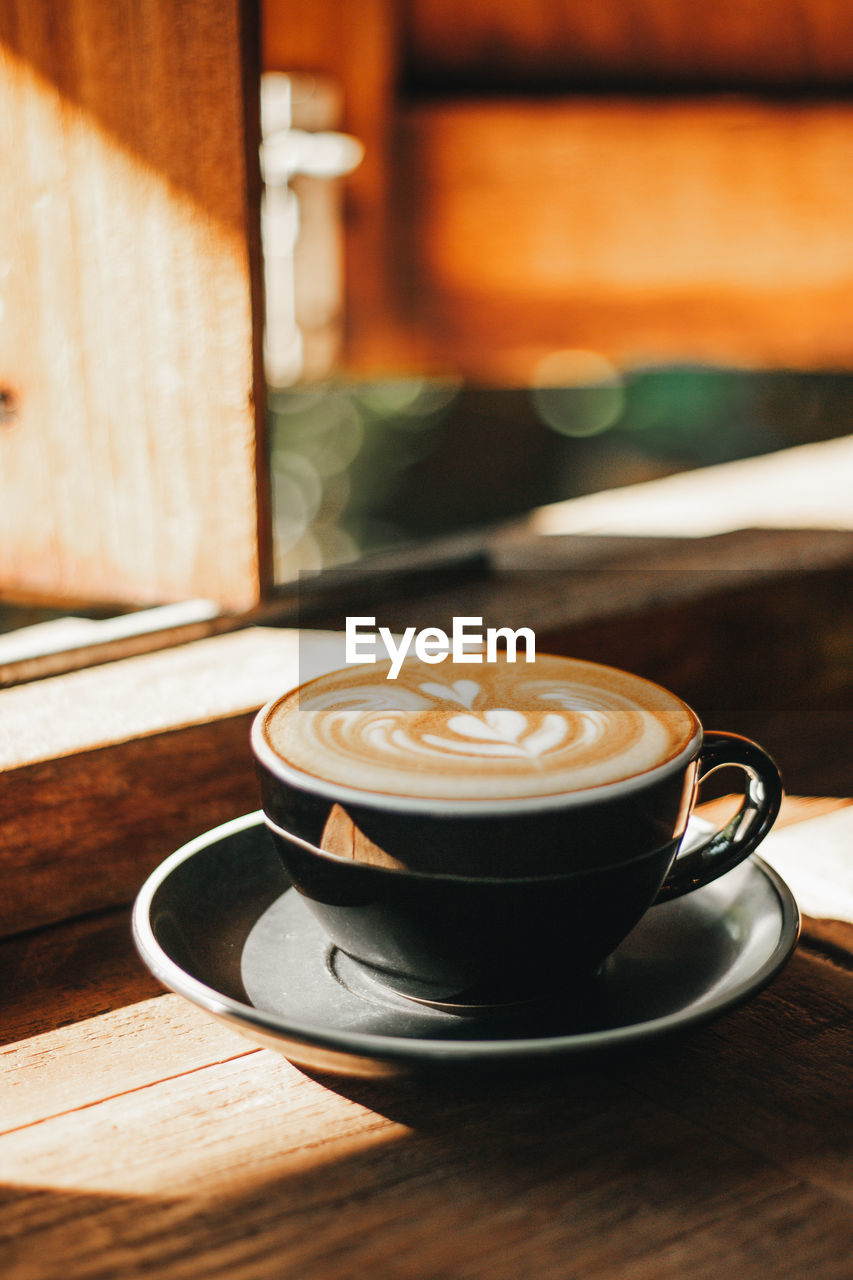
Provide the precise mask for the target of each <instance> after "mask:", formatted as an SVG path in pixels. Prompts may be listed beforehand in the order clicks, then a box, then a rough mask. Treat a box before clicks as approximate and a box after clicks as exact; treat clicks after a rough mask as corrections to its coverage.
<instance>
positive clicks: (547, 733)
mask: <svg viewBox="0 0 853 1280" xmlns="http://www.w3.org/2000/svg"><path fill="white" fill-rule="evenodd" d="M448 665H449V666H450V667H451V668H452V664H448ZM590 668H591V664H585V663H574V662H572V661H571V660H569V659H560V658H544V659H540V658H537V661H536V664H535V668H534V669H532V670H531V671H529V672H528V671H527V670H526V669H525V668H524V667H523V666H522V667H520V668H518V667H515V668H513V667H511V666H510V664H508V663H505V662H504V663H498V664H489V665H488V666H486V665H485V664H484V665H483V666H482V667H481V668H479V669H478V670H477V671H476V672H471V670H470V667H463V668H462V672H460V671H459V667H458V665H457V667H456V669H455V670H453V672H452V677H451V678H450V679H443V678H436V676H435V675H434V674H433V673H432V672H431V671H430V670H429V668H428V667H427V666H426V665H425V664H423V663H419V662H415V663H407V664H405V665H404V667H403V670H402V672H401V674H400V677H399V678H398V679H397V680H396V681H394V682H391V681H389V680H387V679H386V678H385V677H384V673H380V672H379V671H377V670H376V669H373V668H369V667H362V668H354V669H351V670H350V671H348V672H343V673H336V675H335V676H334V677H328V678H327V677H320V679H318V680H316V681H314V682H313V684H312V685H311V686H308V692H305V691H304V690H303V691H302V693H301V696H300V698H299V701H298V702H294V703H293V704H292V706H293V710H292V714H289V715H288V716H287V717H283V718H282V737H281V745H280V747H279V746H277V749H278V750H280V751H281V754H282V755H283V756H284V757H285V758H286V759H288V760H291V761H292V762H293V763H294V764H295V765H296V767H297V768H304V769H307V770H308V771H309V772H315V773H318V774H320V776H322V777H327V778H330V779H331V780H333V781H340V782H342V783H346V784H348V785H353V786H356V787H361V788H364V789H368V790H375V791H383V790H384V791H392V792H396V793H399V794H403V795H425V796H429V795H435V796H444V795H446V796H448V797H452V796H455V795H462V796H466V797H467V796H470V797H476V796H478V795H525V794H530V795H537V794H548V793H550V792H552V791H558V790H565V789H571V788H573V787H578V786H587V785H591V784H593V785H594V784H596V783H597V782H598V781H599V780H603V781H607V780H608V779H611V778H619V777H626V776H630V774H631V773H632V772H634V771H638V770H642V769H645V768H648V767H649V762H651V763H654V761H655V759H660V758H665V757H666V754H667V752H668V751H670V750H671V749H672V748H673V745H674V746H675V747H676V748H677V746H678V743H679V742H681V743H684V742H687V741H688V740H689V738H690V735H691V733H693V732H694V731H695V724H696V722H695V720H692V719H691V718H690V717H691V715H692V713H690V712H689V711H688V710H687V708H684V714H683V716H682V721H681V725H680V726H677V730H678V732H677V734H676V736H675V737H673V732H672V730H671V728H670V725H669V722H668V721H667V719H666V716H665V715H664V714H663V711H664V710H667V708H663V709H662V710H661V711H660V712H659V711H658V709H657V707H656V706H655V705H644V704H643V703H642V702H641V701H640V700H638V699H637V698H635V697H634V698H632V697H631V696H630V693H631V692H632V690H631V688H630V687H628V688H627V689H626V688H620V687H618V685H617V686H616V687H608V686H607V685H606V684H605V683H604V681H603V680H601V679H600V678H596V679H589V678H586V679H585V677H586V676H587V674H588V669H590ZM591 669H592V670H593V671H601V670H604V669H602V668H591ZM441 675H442V676H443V675H444V672H443V671H442V673H441ZM625 679H626V680H627V681H632V680H633V681H635V682H636V684H637V685H639V686H644V685H645V684H646V682H645V681H640V680H639V678H638V677H636V678H635V677H625ZM649 688H650V689H652V690H657V686H649ZM658 693H659V694H660V697H661V698H663V699H669V700H670V701H671V702H672V703H674V704H676V705H677V706H678V707H683V704H681V703H678V701H677V699H675V698H674V697H673V696H672V695H669V694H666V693H665V692H664V691H663V690H659V691H657V693H654V694H652V695H650V699H649V700H650V702H652V703H653V699H654V698H656V697H657V694H658ZM297 708H298V709H297ZM679 735H680V736H679Z"/></svg>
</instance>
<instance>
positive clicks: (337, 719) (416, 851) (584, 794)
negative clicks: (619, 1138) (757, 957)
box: [252, 655, 782, 1008]
mask: <svg viewBox="0 0 853 1280" xmlns="http://www.w3.org/2000/svg"><path fill="white" fill-rule="evenodd" d="M388 667H389V664H387V663H385V664H379V663H377V664H372V665H366V666H363V667H348V668H345V669H344V670H341V671H337V672H335V673H334V674H327V675H322V676H320V677H319V678H318V679H316V680H309V681H307V682H306V683H304V684H303V685H302V686H301V687H300V688H299V689H298V690H294V691H293V692H291V693H288V694H285V695H284V696H283V697H281V698H278V699H276V700H275V701H273V702H271V703H270V704H268V705H267V706H266V707H264V708H263V709H262V710H261V711H260V712H259V713H258V715H257V717H256V719H255V722H254V725H253V729H252V747H253V750H254V753H255V759H256V762H257V766H258V777H259V781H260V785H261V800H262V804H263V809H264V816H265V819H266V822H267V826H268V828H269V831H270V835H271V838H272V840H273V842H274V845H275V847H276V849H277V850H278V852H279V856H280V858H281V861H282V865H283V867H284V870H285V872H286V875H287V877H288V880H289V882H290V883H291V884H292V885H293V886H294V887H295V888H296V889H297V890H298V892H299V893H300V894H302V896H303V898H304V899H305V902H306V903H307V905H308V907H309V909H310V910H311V911H312V912H313V913H314V914H315V916H316V917H317V919H318V920H319V921H320V922H321V924H322V925H323V928H324V929H325V931H326V933H327V935H328V938H329V943H330V946H331V945H334V946H335V947H337V948H338V949H339V950H340V951H343V952H345V953H346V954H347V955H348V956H350V957H351V958H352V959H354V960H355V961H357V962H358V963H360V964H362V965H364V966H365V967H366V968H367V969H368V970H369V972H370V974H371V976H372V978H375V979H376V981H378V982H379V983H380V984H383V985H385V986H387V987H389V988H391V989H392V990H393V991H395V992H398V993H402V994H404V995H407V996H412V997H414V998H416V999H418V1000H421V1001H424V1000H425V1001H427V1002H428V1003H430V1002H431V1003H440V1004H442V1005H443V1006H445V1007H447V1006H448V1005H450V1006H453V1007H459V1006H463V1005H467V1006H476V1007H477V1008H481V1007H482V1006H483V1005H488V1004H501V1003H505V1002H506V1001H513V1000H518V999H528V998H530V997H531V996H536V995H538V994H540V993H541V992H543V991H551V990H554V989H559V988H561V987H564V986H565V984H566V983H569V984H570V983H571V982H572V981H574V979H575V978H576V977H578V976H581V975H588V974H590V973H591V972H592V971H593V970H594V969H595V967H596V966H597V965H598V964H600V963H601V962H602V960H603V959H604V958H605V957H606V956H608V955H609V954H610V953H611V952H612V951H613V950H614V948H615V947H617V946H618V945H619V943H620V942H621V940H622V939H623V938H624V937H626V936H627V934H628V932H629V931H630V930H631V929H632V928H633V927H634V925H635V924H636V923H637V921H638V920H639V919H640V918H641V917H642V915H643V913H644V912H645V911H646V910H647V909H648V908H649V907H650V906H651V905H652V903H653V902H656V901H665V900H666V899H667V898H672V897H677V896H678V895H680V894H682V893H692V892H693V891H694V890H696V889H699V888H700V887H701V886H702V885H704V884H708V883H709V882H710V881H711V880H713V879H715V878H716V877H717V876H719V875H723V874H724V873H725V872H727V871H729V870H730V869H731V868H732V867H734V866H736V865H737V864H738V863H739V862H742V861H743V859H744V858H746V857H748V856H749V854H750V853H751V852H752V850H753V849H755V848H756V846H757V845H758V844H759V843H760V841H761V840H762V839H763V838H764V836H765V835H766V834H767V832H768V831H769V829H770V827H771V826H772V824H773V821H774V819H775V817H776V815H777V813H778V811H779V805H780V802H781V798H782V785H781V781H780V778H779V772H778V769H777V768H776V766H775V764H774V763H773V761H772V760H771V759H770V757H769V756H768V755H767V754H766V753H765V752H764V751H762V749H761V748H760V747H758V746H756V744H755V743H752V742H749V741H747V740H746V739H745V738H740V737H738V736H737V735H735V734H726V733H703V730H702V727H701V725H700V724H699V722H698V720H697V719H696V717H695V716H694V715H693V712H692V711H690V710H689V708H688V707H686V706H685V705H684V703H682V702H681V700H680V699H679V698H677V697H676V696H675V695H674V694H670V693H667V692H666V690H664V689H661V688H659V687H658V686H657V685H654V684H650V683H649V682H648V681H646V680H643V679H641V678H640V677H638V676H633V675H629V674H628V673H627V672H623V671H616V670H614V669H612V668H609V667H602V666H596V665H594V664H592V663H586V662H578V661H575V660H570V659H567V658H555V657H548V656H542V655H539V656H537V659H536V662H535V664H532V663H531V664H527V663H508V662H506V661H500V662H498V663H495V664H492V663H481V664H477V665H469V664H467V663H459V664H457V665H456V666H454V665H453V664H451V663H449V662H448V661H445V662H444V663H442V664H441V666H438V665H429V664H424V663H422V662H420V661H417V660H415V661H407V662H406V664H405V666H404V668H403V670H402V672H401V674H400V676H399V678H398V679H397V680H388V679H386V673H387V671H388ZM724 765H725V766H728V765H733V766H735V767H736V768H738V769H739V770H741V771H742V772H743V775H744V785H743V799H742V803H741V807H740V809H739V811H738V813H737V815H735V817H734V818H732V819H731V820H730V821H729V822H728V823H727V824H726V825H725V826H724V827H723V828H722V829H721V830H719V831H713V832H711V833H709V834H708V836H707V837H706V838H704V839H701V840H699V841H698V842H697V843H696V844H694V845H692V846H691V847H690V849H689V851H688V852H685V853H681V854H680V853H679V846H680V843H681V840H682V837H683V835H684V832H685V829H686V827H687V822H688V819H689V816H690V811H691V808H692V805H693V804H694V802H695V798H696V795H697V784H698V782H699V781H700V780H701V779H702V778H703V777H704V776H706V775H707V774H709V773H712V772H713V771H714V770H716V769H718V768H721V767H723V766H724ZM676 855H678V857H677V858H676Z"/></svg>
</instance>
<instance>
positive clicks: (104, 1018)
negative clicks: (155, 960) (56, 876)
mask: <svg viewBox="0 0 853 1280" xmlns="http://www.w3.org/2000/svg"><path fill="white" fill-rule="evenodd" d="M828 807H829V809H830V810H832V809H833V808H835V809H836V811H837V806H833V805H832V804H831V803H830V805H829V806H828ZM825 809H827V806H826V804H825V803H824V802H822V801H818V800H812V801H809V802H807V803H805V804H803V803H801V802H799V801H797V800H789V801H788V803H787V813H786V815H785V820H786V821H787V822H795V821H797V820H798V819H802V820H803V823H804V825H803V826H802V828H801V830H802V831H803V833H804V834H806V835H807V831H808V819H809V817H810V815H813V814H814V813H815V811H816V810H818V811H820V812H823V811H824V810H825ZM807 846H808V840H807V839H806V840H804V842H803V848H804V850H805V849H807ZM119 921H121V923H122V924H123V925H124V926H125V929H126V924H127V920H126V915H125V913H123V912H113V913H109V914H108V915H106V916H103V917H101V918H100V920H97V921H95V920H92V921H87V922H82V921H79V922H73V923H68V924H65V925H60V926H56V927H54V928H51V929H48V930H42V931H39V932H36V933H34V934H32V935H30V936H29V937H28V938H16V939H7V940H6V941H4V942H2V943H0V961H2V964H3V970H4V974H6V975H8V977H9V979H10V984H9V987H8V990H10V991H11V992H12V993H13V994H12V997H11V998H9V997H8V996H5V997H4V1001H3V1010H2V1011H3V1014H4V1021H3V1025H4V1028H5V1029H6V1030H7V1034H6V1035H5V1036H4V1039H5V1040H6V1041H7V1044H6V1047H5V1049H4V1050H3V1052H2V1055H0V1117H2V1119H1V1120H0V1181H2V1190H0V1201H2V1206H3V1214H2V1225H0V1265H2V1270H3V1274H4V1276H8V1277H9V1278H10V1280H54V1278H55V1277H59V1276H60V1275H62V1276H66V1277H74V1278H75V1280H76V1278H78V1277H79V1278H80V1280H95V1278H98V1280H100V1278H101V1277H103V1278H104V1280H106V1277H108V1276H109V1277H112V1276H116V1277H131V1276H138V1275H142V1274H144V1275H146V1276H157V1277H164V1278H165V1277H169V1280H172V1278H174V1280H187V1278H191V1277H195V1276H198V1277H209V1276H213V1275H227V1276H229V1278H230V1277H237V1278H238V1280H256V1278H257V1280H262V1278H263V1280H266V1277H268V1276H269V1275H270V1274H275V1275H276V1276H281V1277H283V1278H286V1280H290V1278H291V1277H293V1280H296V1278H297V1277H299V1278H300V1280H301V1278H302V1277H305V1276H311V1277H312V1280H320V1278H321V1277H329V1278H330V1280H331V1277H335V1280H344V1278H345V1280H355V1278H356V1277H361V1276H364V1275H365V1274H369V1273H370V1272H371V1271H372V1272H375V1273H376V1274H379V1275H382V1276H383V1277H385V1276H387V1277H389V1280H404V1278H405V1280H438V1278H439V1277H442V1278H446V1280H469V1278H470V1280H473V1278H474V1277H478V1278H479V1277H486V1276H488V1277H493V1278H494V1280H515V1278H516V1277H517V1276H519V1275H531V1276H534V1275H535V1276H536V1277H537V1280H538V1277H543V1278H544V1280H567V1278H568V1280H582V1278H583V1280H585V1278H586V1277H589V1276H593V1277H597V1280H625V1277H631V1278H634V1280H641V1278H642V1280H647V1278H649V1280H692V1278H693V1277H697V1278H699V1277H701V1278H702V1280H712V1278H713V1280H717V1277H719V1276H720V1275H721V1274H736V1275H737V1276H738V1277H742V1278H743V1280H779V1278H781V1280H802V1277H803V1276H804V1275H813V1276H815V1277H816V1278H817V1280H847V1276H848V1274H849V1258H850V1253H851V1249H853V1214H851V1209H853V1150H851V1144H850V1118H851V1117H850V1095H849V1067H850V1056H851V1048H853V1046H851V1032H850V1021H849V1008H850V1001H851V997H853V954H851V950H850V946H849V944H850V939H851V936H853V935H851V934H850V933H848V935H847V939H848V946H847V948H846V949H845V950H843V951H839V954H838V955H837V956H836V958H835V961H832V960H829V959H827V958H826V957H825V956H824V955H821V954H820V951H819V950H815V949H814V946H813V941H812V935H811V932H810V922H809V921H807V922H806V932H805V935H804V938H803V941H802V943H801V945H800V948H799V950H798V952H797V953H796V954H795V956H794V958H793V959H792V960H791V962H790V963H789V965H788V967H787V968H786V969H785V971H784V972H783V973H782V974H781V975H780V976H779V977H777V979H776V980H775V981H774V982H773V984H772V985H771V986H770V987H769V988H768V989H767V990H765V991H764V992H763V993H762V994H760V995H759V996H758V997H756V998H755V999H754V1000H753V1001H752V1002H751V1003H750V1004H748V1005H747V1006H745V1007H743V1008H741V1009H739V1010H736V1011H734V1012H731V1013H729V1014H727V1015H726V1016H724V1017H723V1018H721V1019H719V1020H718V1021H717V1022H715V1023H713V1024H711V1025H709V1026H708V1027H706V1028H703V1029H699V1030H695V1031H693V1032H692V1033H691V1034H689V1035H687V1036H684V1037H681V1038H678V1039H676V1040H672V1041H669V1042H664V1043H658V1044H657V1045H655V1046H654V1047H652V1048H646V1049H642V1050H636V1051H632V1052H630V1053H628V1054H625V1055H621V1056H617V1057H614V1058H609V1059H602V1060H599V1061H598V1062H596V1063H595V1064H594V1065H583V1064H576V1065H572V1066H566V1067H563V1068H557V1069H555V1070H552V1071H550V1072H548V1073H546V1074H544V1075H542V1074H536V1075H534V1076H525V1075H522V1076H508V1077H501V1076H497V1077H485V1076H479V1077H477V1076H473V1077H472V1076H464V1075H463V1076H455V1077H452V1078H443V1079H442V1078H441V1077H427V1078H417V1077H416V1078H412V1079H408V1080H397V1081H393V1080H383V1081H356V1080H343V1079H340V1078H336V1077H332V1076H320V1075H316V1074H309V1073H306V1072H304V1071H301V1070H299V1069H297V1068H296V1067H294V1066H292V1065H290V1064H289V1063H288V1062H286V1061H285V1060H284V1059H282V1058H280V1057H278V1056H277V1055H275V1054H273V1053H272V1052H270V1051H267V1050H259V1049H254V1048H251V1047H250V1046H248V1045H247V1044H246V1042H245V1041H243V1040H242V1039H241V1038H240V1037H238V1036H237V1035H235V1034H233V1033H231V1032H230V1031H228V1030H226V1029H224V1028H222V1027H220V1026H219V1024H217V1023H215V1022H214V1021H212V1020H209V1019H207V1018H206V1017H204V1016H203V1015H201V1014H200V1012H199V1011H197V1010H195V1009H193V1008H191V1007H189V1006H187V1005H185V1004H184V1003H183V1002H182V1001H180V1000H179V999H178V997H175V996H172V995H161V996H155V997H152V995H151V987H150V981H151V980H150V979H147V977H145V976H144V975H140V974H139V973H138V972H137V967H138V962H135V961H134V959H133V957H132V955H131V952H130V943H129V937H128V934H127V932H126V931H125V932H122V930H121V929H119V927H118V925H119ZM75 946H76V951H75ZM72 961H73V963H71V962H72Z"/></svg>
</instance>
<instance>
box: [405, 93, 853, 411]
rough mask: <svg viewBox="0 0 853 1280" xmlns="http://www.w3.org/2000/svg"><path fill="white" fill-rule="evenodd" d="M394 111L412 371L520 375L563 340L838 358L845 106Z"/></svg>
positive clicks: (602, 104) (661, 103) (655, 104)
mask: <svg viewBox="0 0 853 1280" xmlns="http://www.w3.org/2000/svg"><path fill="white" fill-rule="evenodd" d="M401 119H402V123H401V136H400V139H399V147H398V152H397V154H398V156H399V163H400V168H399V171H398V174H397V179H396V182H397V184H398V185H397V187H396V191H397V206H396V207H397V218H398V222H399V226H400V228H401V231H402V234H403V237H404V239H403V240H402V241H401V243H400V244H399V246H398V254H399V263H400V269H399V272H398V275H399V278H400V290H401V293H402V295H403V296H404V298H405V309H406V314H407V315H408V317H409V323H410V324H411V326H412V329H413V332H414V334H415V336H416V338H417V341H418V342H419V344H420V348H419V350H420V354H421V357H422V362H423V365H424V366H425V367H427V368H435V367H437V368H440V369H444V370H451V371H456V372H458V373H462V374H464V375H465V376H467V377H469V378H471V379H474V380H478V381H481V382H486V383H491V384H492V385H506V384H508V383H510V384H511V383H515V384H516V385H519V384H521V385H523V384H525V383H527V382H528V381H529V380H530V379H531V378H533V377H534V376H535V373H536V369H537V367H538V365H539V362H540V361H541V360H542V358H543V357H545V356H546V355H549V354H551V353H552V352H554V351H559V350H565V349H567V348H568V349H576V348H581V349H585V350H591V351H594V352H597V353H600V354H602V355H604V356H606V357H608V358H609V359H611V360H612V361H614V362H615V363H616V364H617V365H620V364H622V365H624V364H628V365H630V364H636V363H641V364H642V363H656V362H667V361H672V360H700V361H707V362H711V363H722V364H735V365H741V364H744V363H747V364H759V365H766V366H790V367H806V368H816V367H824V368H832V367H842V368H847V367H849V366H850V363H851V360H853V341H851V336H850V326H849V323H848V299H849V295H850V289H851V282H853V232H851V227H853V187H851V185H850V184H849V183H848V182H847V181H846V178H845V177H844V176H843V175H844V174H846V164H845V160H844V157H845V155H846V148H847V138H848V136H849V132H850V128H851V122H853V108H851V107H850V105H849V104H848V103H846V102H830V103H820V104H816V103H798V104H795V103H790V102H788V103H785V104H782V105H773V104H761V103H757V102H751V101H747V100H743V101H736V100H732V99H722V98H721V99H708V100H696V99H690V100H678V99H659V100H653V99H641V100H626V99H615V98H614V99H597V100H595V99H568V98H566V99H562V100H559V99H555V100H545V101H538V102H534V101H530V100H527V101H525V100H521V101H513V100H494V101H488V102H482V101H479V102H478V101H473V102H472V101H457V102H426V103H419V104H416V105H412V106H410V107H408V108H406V109H405V110H404V111H403V112H402V117H401ZM404 268H405V269H404ZM794 316H796V323H792V317H794Z"/></svg>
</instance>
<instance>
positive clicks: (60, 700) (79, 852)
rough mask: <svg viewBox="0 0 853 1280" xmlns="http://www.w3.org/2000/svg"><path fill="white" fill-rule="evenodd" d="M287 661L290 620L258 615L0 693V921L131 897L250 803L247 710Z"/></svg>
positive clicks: (291, 667) (277, 683)
mask: <svg viewBox="0 0 853 1280" xmlns="http://www.w3.org/2000/svg"><path fill="white" fill-rule="evenodd" d="M332 650H333V654H334V656H333V657H332V658H330V663H331V665H339V661H340V659H339V648H338V641H337V639H334V640H333V642H332ZM297 673H298V644H297V638H296V633H294V632H292V631H277V630H274V629H269V630H266V629H261V628H258V629H249V630H246V631H240V632H236V633H233V634H231V635H224V636H218V637H214V638H212V639H208V640H201V641H197V642H196V643H194V644H191V645H184V646H181V647H179V648H177V649H170V650H168V651H166V652H163V653H156V654H146V655H144V656H140V657H137V658H130V659H127V660H125V661H122V662H116V663H112V664H110V665H108V666H106V667H102V668H95V669H93V670H91V671H81V672H74V673H72V674H70V675H67V676H57V677H55V678H54V679H51V680H43V681H39V682H38V683H36V684H32V685H21V686H18V687H17V688H14V689H7V690H6V691H5V692H4V693H3V694H2V695H0V866H2V874H3V876H4V882H5V884H6V886H7V893H6V894H5V895H4V898H3V903H2V905H0V933H2V934H6V933H13V932H20V931H22V930H25V929H30V928H33V927H35V926H37V925H40V924H44V923H47V922H49V921H52V920H59V919H63V918H64V917H66V916H69V915H75V914H80V913H82V912H86V911H93V910H96V909H98V908H101V907H104V906H110V905H113V904H115V903H118V902H128V901H130V900H131V899H132V898H133V897H134V895H135V893H136V891H137V889H138V888H139V886H140V885H141V883H142V881H143V880H144V878H145V876H146V875H147V873H148V872H149V871H150V870H152V869H153V868H154V867H155V866H156V865H157V864H158V863H159V862H161V861H162V859H163V858H164V857H165V856H166V855H167V854H168V853H170V852H171V851H172V850H173V849H175V848H177V847H178V846H179V845H180V844H182V843H183V842H184V841H186V840H188V839H190V838H192V837H193V836H195V835H198V834H200V833H201V832H203V831H205V830H206V829H208V828H209V827H211V826H214V825H216V824H218V823H220V822H224V821H226V820H228V819H230V818H233V817H235V816H237V815H238V814H240V813H245V812H248V811H251V810H253V809H256V808H257V807H258V804H259V792H258V788H257V783H256V779H255V771H254V764H253V760H252V757H251V753H250V751H249V744H248V734H249V726H250V724H251V720H252V716H253V714H254V712H255V711H256V710H257V709H258V707H260V706H261V705H262V704H263V703H264V702H265V701H266V700H267V699H268V698H270V697H272V696H273V695H274V694H276V693H278V692H281V691H282V690H284V689H286V688H288V687H290V686H291V685H292V684H294V683H296V681H297V678H298V677H297Z"/></svg>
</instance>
